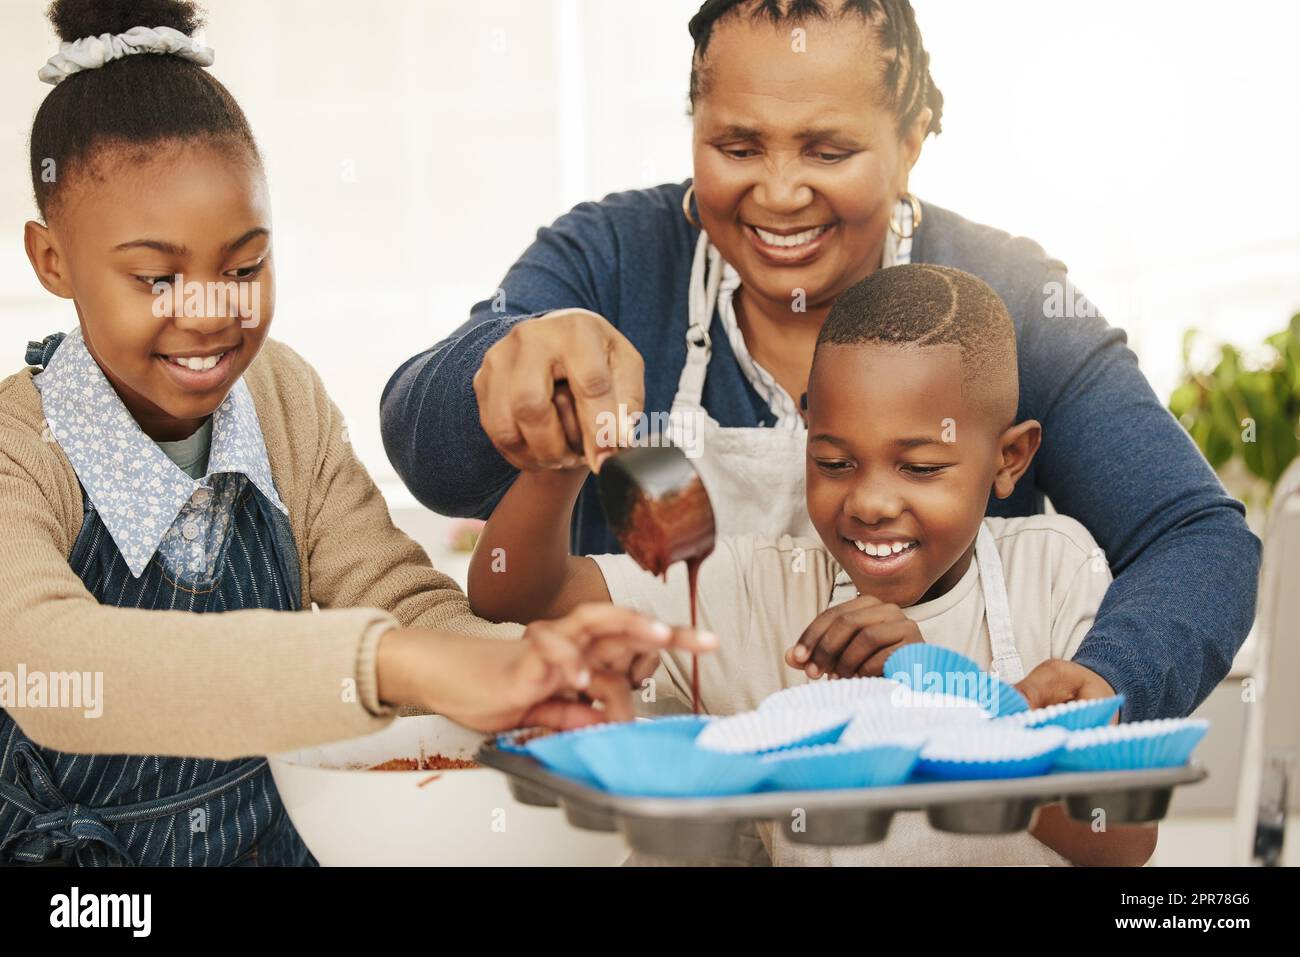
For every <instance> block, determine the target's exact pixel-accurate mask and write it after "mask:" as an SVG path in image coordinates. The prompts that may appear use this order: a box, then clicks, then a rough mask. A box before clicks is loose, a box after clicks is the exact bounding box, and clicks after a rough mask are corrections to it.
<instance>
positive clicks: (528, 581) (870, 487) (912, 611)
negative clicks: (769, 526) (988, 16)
mask: <svg viewBox="0 0 1300 957" xmlns="http://www.w3.org/2000/svg"><path fill="white" fill-rule="evenodd" d="M1018 394H1019V384H1018V378H1017V366H1016V339H1015V330H1014V328H1013V326H1012V322H1011V318H1010V316H1009V315H1008V313H1007V310H1006V307H1005V306H1004V305H1003V303H1002V301H1001V300H1000V299H999V298H998V296H997V294H996V293H994V292H993V290H992V289H990V288H989V287H988V286H987V285H986V284H985V283H984V282H982V281H981V280H979V279H977V278H976V277H974V276H971V275H969V274H966V273H963V272H960V271H958V270H954V269H950V268H946V267H940V266H930V265H907V266H899V267H895V268H892V269H885V270H881V271H879V272H876V273H874V274H872V275H871V276H869V277H868V278H867V279H865V280H863V281H862V282H861V283H859V284H858V285H856V286H854V287H853V288H851V289H850V290H848V291H847V292H846V293H845V294H844V295H843V296H842V297H841V298H840V299H839V300H838V301H837V302H836V304H835V306H834V308H833V309H832V310H831V312H830V315H829V316H828V318H827V320H826V323H825V325H824V326H823V328H822V330H821V333H820V336H819V338H818V344H817V350H816V354H815V357H814V359H813V367H812V370H811V373H810V379H809V385H808V393H807V396H806V415H805V420H806V424H807V428H808V449H807V500H808V511H809V515H810V517H811V519H812V523H813V526H814V527H815V528H816V529H817V532H818V535H819V536H820V541H818V540H816V539H799V538H791V537H789V536H784V537H782V538H779V539H765V538H759V537H753V536H742V537H735V538H725V539H722V540H720V541H719V542H718V543H717V546H716V548H715V550H714V553H713V554H712V556H710V557H709V558H708V559H707V560H705V561H704V563H703V564H702V566H701V569H700V579H699V620H700V622H701V623H702V627H707V628H709V629H710V630H711V631H713V632H715V633H716V634H718V635H719V636H720V639H721V642H720V649H719V652H718V653H717V654H716V655H715V656H713V657H712V658H711V659H708V660H701V662H700V701H701V707H702V709H703V710H705V711H707V712H709V713H712V714H727V713H733V712H737V711H743V710H747V709H751V708H754V707H755V706H757V704H758V703H759V702H760V701H761V700H762V699H763V698H764V697H766V696H767V695H769V694H771V693H772V692H774V691H778V690H780V689H782V688H785V687H789V686H791V685H795V684H800V683H803V682H805V681H807V680H809V679H810V678H812V679H815V678H818V677H821V676H822V675H826V674H831V675H836V676H841V677H847V676H853V675H878V674H880V673H881V670H882V667H883V664H884V661H885V659H886V658H888V656H889V655H890V654H891V653H892V652H893V651H894V650H896V649H897V648H899V647H901V646H902V645H904V644H906V643H909V642H918V641H926V642H930V643H933V644H939V645H943V646H946V647H949V648H952V649H954V650H956V651H959V652H961V653H962V654H964V655H967V656H968V657H970V658H973V659H974V660H975V661H976V662H978V663H979V664H980V665H981V666H982V667H984V668H985V669H995V670H997V671H998V673H999V674H1000V675H1001V676H1002V677H1003V678H1004V679H1006V680H1009V681H1012V682H1017V681H1020V680H1021V679H1022V678H1023V677H1024V676H1025V675H1026V674H1027V673H1028V672H1029V671H1030V670H1032V669H1034V668H1035V667H1036V666H1038V665H1040V664H1041V663H1043V662H1048V661H1051V660H1053V659H1068V658H1069V657H1070V656H1071V655H1073V654H1074V652H1075V651H1076V649H1077V648H1078V646H1079V644H1080V643H1081V642H1082V640H1083V637H1084V635H1085V634H1086V633H1087V631H1088V629H1089V627H1090V626H1091V624H1092V621H1093V617H1094V615H1095V612H1096V610H1097V608H1098V606H1099V605H1100V604H1101V600H1102V597H1103V595H1104V594H1105V592H1106V589H1107V586H1108V585H1109V583H1110V572H1109V569H1108V567H1107V565H1106V561H1105V558H1104V556H1103V554H1102V552H1101V549H1100V548H1099V547H1098V546H1097V544H1096V542H1094V541H1093V539H1092V537H1091V536H1090V535H1089V534H1088V532H1087V531H1086V530H1085V529H1084V528H1083V526H1082V525H1080V524H1079V523H1078V522H1076V521H1074V520H1073V519H1070V518H1066V517H1064V516H1059V515H1050V516H1048V515H1037V516H1032V517H1028V518H1015V519H997V518H985V517H984V511H985V506H986V505H987V502H988V499H989V495H990V493H992V494H993V495H996V496H998V497H999V498H1006V497H1007V496H1009V495H1010V494H1011V493H1012V491H1013V489H1014V488H1015V485H1016V482H1017V481H1018V480H1019V479H1020V477H1021V476H1022V475H1024V473H1025V471H1026V469H1027V468H1028V467H1029V464H1030V462H1031V460H1032V459H1033V456H1034V453H1035V452H1036V451H1037V449H1038V446H1039V442H1040V440H1041V432H1042V429H1041V426H1040V425H1039V423H1038V422H1036V421H1033V420H1027V421H1023V422H1017V421H1016V408H1017V402H1018ZM583 477H584V473H583V472H582V471H571V472H567V473H564V472H559V473H556V472H551V473H526V474H523V475H521V476H520V477H519V479H518V480H517V481H516V483H515V485H514V487H513V488H512V489H511V490H510V492H509V493H508V494H507V495H506V496H505V497H504V499H503V500H502V502H501V504H500V505H499V506H498V507H497V509H496V511H495V512H494V513H493V516H492V519H491V521H490V522H489V523H488V527H487V529H486V530H485V533H484V535H483V537H482V539H481V541H480V543H479V548H478V552H477V553H476V555H475V559H474V564H473V566H472V567H471V571H470V587H469V594H470V602H471V606H472V607H473V608H474V609H475V610H476V612H477V613H479V614H482V615H484V616H485V617H488V618H514V619H516V620H520V621H527V620H529V619H531V618H532V617H535V616H548V615H554V614H559V613H563V612H564V611H565V610H567V609H569V608H571V607H573V606H574V605H575V604H576V603H578V602H584V601H613V602H616V603H618V604H623V605H627V606H629V607H632V608H636V609H641V610H647V611H652V612H653V613H655V614H657V615H660V616H662V617H663V618H664V619H665V620H674V619H675V620H678V621H686V620H689V608H688V602H689V596H688V593H687V583H686V576H685V573H684V571H683V569H682V568H681V567H680V566H677V567H674V568H672V569H670V571H669V573H668V576H667V579H666V581H661V580H660V579H658V578H656V577H654V576H652V575H650V574H648V573H646V572H644V571H642V570H641V569H640V568H638V567H637V566H636V565H635V564H634V563H633V562H632V561H631V559H630V558H628V557H627V556H624V555H601V556H595V557H591V558H574V557H566V551H567V549H566V543H567V533H568V524H569V510H570V509H571V507H572V503H573V501H574V498H575V497H576V495H577V493H578V490H579V487H580V485H581V482H582V479H583ZM496 549H505V553H504V554H505V555H506V556H507V562H506V570H504V571H501V572H495V573H494V571H493V562H492V558H493V556H494V555H500V554H502V553H500V552H497V551H496ZM497 566H498V567H500V563H497ZM1003 583H1005V584H1003ZM796 636H797V638H798V640H797V641H795V642H794V644H793V646H791V641H792V639H794V638H795V637H796ZM690 668H691V662H690V660H689V656H685V655H673V654H665V655H664V656H663V661H662V666H661V668H660V669H659V672H658V673H657V681H656V684H655V685H654V688H655V691H656V692H659V693H666V694H670V695H672V696H673V697H675V698H677V699H679V700H680V701H681V702H689V701H690V688H691V681H690ZM773 831H775V833H773ZM760 832H762V834H763V837H764V841H765V843H767V844H768V846H769V850H770V852H771V854H772V858H773V861H774V863H777V864H786V863H834V864H842V863H843V864H848V863H851V864H895V865H898V864H998V863H1020V864H1029V863H1041V864H1062V863H1070V862H1073V863H1108V864H1121V863H1128V864H1140V863H1142V862H1143V861H1145V860H1146V858H1147V857H1148V856H1149V855H1150V853H1151V850H1152V849H1153V848H1154V844H1155V829H1154V828H1110V829H1109V830H1108V831H1107V832H1104V833H1094V832H1092V830H1091V829H1090V828H1089V826H1088V825H1087V824H1082V823H1078V822H1072V821H1069V820H1068V819H1067V818H1066V817H1065V816H1064V813H1063V810H1062V809H1061V808H1060V807H1059V806H1052V807H1050V808H1045V809H1044V810H1043V811H1042V812H1040V813H1039V815H1038V817H1037V819H1036V821H1035V824H1034V826H1033V828H1032V829H1031V831H1030V833H1021V834H1015V835H1009V836H1006V837H996V838H992V837H983V836H979V837H975V836H959V835H949V834H943V833H940V832H936V831H933V830H931V829H929V827H928V826H927V824H926V823H925V819H924V815H923V814H922V813H921V812H905V813H900V814H898V815H896V816H895V818H894V821H893V824H892V826H891V829H890V832H889V835H888V836H887V838H886V839H885V840H884V841H882V842H880V843H878V844H875V845H868V846H865V847H849V848H834V849H830V848H812V847H803V846H800V845H795V844H792V843H790V842H789V840H788V839H787V838H786V837H785V836H784V834H783V833H782V832H781V831H780V830H779V829H774V828H773V827H772V826H771V825H764V826H762V827H760Z"/></svg>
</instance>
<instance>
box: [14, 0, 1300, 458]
mask: <svg viewBox="0 0 1300 957" xmlns="http://www.w3.org/2000/svg"><path fill="white" fill-rule="evenodd" d="M44 6H45V3H44V0H0V116H3V118H4V121H3V122H0V236H8V237H10V239H9V242H8V245H7V246H3V245H0V349H3V350H5V351H4V352H3V353H0V368H16V367H17V365H18V363H19V362H20V361H21V348H22V345H23V343H24V342H25V341H26V340H27V339H28V338H33V337H36V336H38V335H39V334H42V333H44V332H46V331H49V330H52V329H56V328H66V327H68V326H70V325H71V324H72V322H73V321H74V320H73V316H72V313H71V310H70V308H69V307H68V306H67V304H65V303H62V302H59V301H57V300H54V299H52V298H51V297H49V296H48V295H47V294H45V293H44V292H43V291H42V290H41V289H40V288H39V286H38V285H37V284H36V281H35V279H34V278H33V277H32V276H31V271H30V269H29V267H28V265H27V262H26V259H25V257H24V255H23V252H22V246H21V239H20V236H21V227H22V223H23V221H24V220H25V219H27V218H29V217H30V216H31V215H32V205H31V200H30V187H29V185H28V177H27V167H26V164H27V156H26V141H27V132H28V128H29V125H30V119H31V116H32V114H33V112H34V110H35V108H36V106H37V105H38V104H39V102H40V99H41V98H42V97H43V95H44V93H45V91H46V89H47V88H46V87H45V86H44V85H43V84H41V83H39V82H38V81H37V80H36V75H35V74H36V70H37V68H38V67H39V66H40V65H41V64H42V63H43V62H44V59H45V58H46V57H47V56H48V55H49V54H50V53H51V52H52V51H53V48H54V43H53V39H52V36H51V34H50V33H49V31H48V29H47V26H46V24H45V22H44V20H43V17H42V14H41V11H42V9H43V8H44ZM208 6H209V7H210V9H211V11H212V22H211V24H210V26H209V28H208V31H207V37H208V40H209V42H210V43H211V44H212V45H213V46H214V47H215V48H216V50H217V63H216V65H215V67H214V72H215V73H216V74H217V76H219V77H220V78H221V80H222V81H223V82H225V83H226V84H227V85H228V86H230V88H231V89H232V90H233V91H234V93H235V95H236V96H237V97H238V98H239V99H240V101H241V103H242V104H243V105H244V107H245V109H246V111H247V112H248V114H249V116H250V119H251V120H252V123H253V126H254V130H255V132H256V133H257V135H258V137H259V139H260V141H261V143H262V146H263V149H264V151H265V153H266V156H267V160H268V165H269V169H270V175H271V180H272V191H273V197H274V203H275V230H276V244H275V248H276V258H277V261H278V269H279V274H278V282H279V290H278V302H277V307H278V313H277V317H276V326H275V334H276V335H277V336H279V337H281V338H283V339H286V340H287V341H289V342H290V343H291V344H293V345H294V346H295V347H296V348H297V349H299V351H301V352H303V353H304V354H305V355H306V356H307V357H308V358H309V359H310V360H311V361H312V362H314V363H315V364H316V365H317V367H318V368H319V369H320V371H321V373H322V375H323V376H324V378H325V381H326V383H327V384H328V385H329V386H330V388H331V391H332V392H333V393H334V395H335V398H336V399H337V400H338V401H339V403H340V405H341V406H342V407H343V409H344V411H345V413H346V414H347V416H348V418H349V421H350V426H351V435H352V436H353V439H354V441H355V442H356V443H357V446H358V450H359V452H360V454H361V455H362V457H363V458H364V460H365V461H366V462H367V464H368V465H369V466H370V467H371V469H372V471H373V472H374V473H375V474H376V477H378V478H380V479H385V478H391V476H392V470H391V468H390V466H389V465H388V462H387V460H386V459H385V457H384V454H383V449H382V446H381V443H380V440H379V434H378V399H379V392H380V390H381V389H382V387H383V384H384V382H385V381H386V380H387V377H388V375H389V373H390V372H391V371H392V369H393V368H394V367H395V366H396V365H397V364H398V363H399V362H400V361H402V360H403V359H405V358H406V357H408V356H409V355H411V354H412V353H414V352H415V351H417V350H418V349H420V348H422V347H424V346H426V345H428V344H430V343H432V342H434V341H436V340H437V339H439V338H441V337H442V336H443V335H444V334H445V333H446V332H448V331H449V330H450V329H452V328H454V327H455V326H456V325H458V324H459V323H460V322H461V321H462V319H463V317H464V316H465V315H466V313H467V311H468V307H469V305H470V304H472V303H473V302H475V301H476V300H478V299H480V298H484V297H485V296H487V295H489V294H490V292H491V290H492V289H493V288H495V286H496V284H497V282H498V281H499V279H500V277H501V276H502V275H503V274H504V272H505V270H506V268H507V267H508V266H509V264H510V263H511V262H512V261H513V260H514V258H515V257H516V256H517V255H518V254H519V253H520V252H521V251H522V250H523V248H524V247H525V246H526V245H527V244H528V242H529V241H530V239H531V237H532V235H533V233H534V232H535V230H536V229H537V227H538V226H540V225H543V224H545V223H547V222H549V221H550V220H551V219H553V218H554V217H555V216H556V215H558V214H559V213H561V212H562V211H564V210H565V209H567V208H568V207H569V206H570V205H572V204H573V203H574V202H577V201H578V200H581V199H584V198H589V197H599V196H602V195H604V194H605V193H607V192H610V191H614V190H618V189H628V188H632V187H639V186H647V185H652V184H655V183H660V182H666V181H676V180H680V179H683V178H685V177H686V176H688V175H689V174H690V129H689V123H688V121H687V119H686V116H685V108H686V88H687V74H688V68H689V57H690V49H691V44H690V38H689V36H688V35H687V32H686V21H687V20H688V18H689V16H690V15H691V13H693V12H694V10H695V9H696V8H697V6H698V3H697V2H696V0H655V2H654V3H644V2H640V0H477V2H475V3H464V2H459V0H457V2H451V0H428V2H419V0H370V2H369V3H367V4H366V5H365V6H364V7H358V6H357V5H356V4H354V3H343V2H341V0H276V2H275V3H274V4H269V3H263V2H255V0H220V2H210V3H209V4H208ZM915 6H916V9H917V16H918V20H919V22H920V25H921V28H922V30H923V32H924V34H925V37H926V43H927V46H928V47H929V49H930V51H931V54H932V57H933V71H934V75H935V77H936V80H937V81H938V83H939V85H940V86H941V88H942V89H943V91H944V94H945V96H946V98H947V108H946V111H945V117H944V125H945V132H944V133H943V135H942V136H940V137H939V138H938V139H937V140H933V141H931V142H930V143H929V144H928V145H927V146H926V150H925V154H924V155H923V157H922V159H921V162H920V164H919V165H918V167H917V170H916V173H915V175H914V178H913V188H914V190H915V191H916V192H917V193H918V195H920V196H921V197H923V198H924V199H928V200H930V201H933V202H936V203H939V204H940V205H944V206H947V207H949V208H952V209H955V210H957V211H958V212H961V213H962V214H964V215H966V216H968V217H969V218H973V219H976V220H979V221H983V222H987V223H991V224H994V225H997V226H1000V227H1003V228H1005V229H1008V230H1011V231H1013V232H1019V233H1024V234H1026V235H1030V236H1033V237H1034V238H1036V239H1037V240H1039V241H1040V242H1041V243H1042V244H1043V245H1044V246H1045V247H1046V248H1047V249H1048V250H1049V251H1050V252H1052V253H1053V254H1055V255H1057V256H1060V257H1061V258H1063V259H1065V260H1066V262H1067V263H1069V265H1070V267H1071V270H1072V272H1073V273H1074V274H1075V276H1076V280H1077V281H1078V282H1079V284H1080V285H1081V286H1082V287H1083V288H1084V289H1085V290H1086V291H1088V292H1089V293H1090V295H1091V296H1092V298H1093V299H1094V300H1095V301H1096V302H1097V303H1098V304H1099V305H1100V306H1101V307H1102V309H1103V310H1104V311H1106V313H1107V314H1108V316H1109V317H1110V318H1111V319H1112V321H1114V322H1116V323H1118V324H1121V325H1124V326H1125V327H1127V328H1128V329H1129V331H1130V334H1131V337H1132V339H1133V341H1134V344H1135V346H1136V347H1137V349H1138V351H1139V354H1140V356H1141V359H1142V363H1143V367H1144V368H1145V369H1146V371H1147V374H1148V376H1150V377H1151V379H1152V381H1153V383H1154V384H1155V386H1156V388H1157V391H1158V392H1159V393H1160V394H1161V395H1162V396H1164V395H1167V393H1168V392H1169V390H1170V389H1171V387H1172V385H1173V383H1174V381H1175V377H1176V375H1177V367H1178V355H1179V343H1180V340H1181V335H1182V331H1183V329H1184V328H1186V327H1188V326H1190V325H1195V326H1200V327H1203V328H1206V329H1209V330H1211V331H1213V332H1214V333H1216V334H1219V335H1222V336H1224V337H1226V338H1231V339H1235V340H1239V341H1242V342H1253V341H1257V340H1258V339H1259V338H1260V337H1262V336H1263V335H1264V334H1265V333H1266V332H1269V331H1272V330H1274V329H1277V328H1281V327H1282V326H1283V324H1284V323H1285V321H1286V319H1287V318H1288V317H1289V316H1290V314H1291V312H1293V311H1295V310H1296V309H1300V177H1297V176H1296V175H1295V172H1294V171H1295V168H1296V163H1297V154H1298V153H1300V133H1297V125H1296V122H1295V120H1294V116H1295V113H1296V111H1295V107H1294V106H1293V105H1292V103H1290V102H1289V100H1291V99H1293V98H1294V97H1295V95H1296V94H1297V93H1298V92H1300V29H1297V28H1298V27H1300V16H1298V15H1297V14H1296V13H1295V12H1293V8H1291V7H1289V6H1287V5H1282V4H1276V3H1272V2H1268V0H1248V2H1241V3H1236V4H1232V5H1223V4H1211V3H1209V2H1204V0H1184V2H1175V0H1145V2H1142V3H1132V2H1120V0H1087V2H1082V0H1053V2H1052V3H1035V2H1030V0H996V2H995V0H988V2H985V3H980V4H972V3H969V2H963V0H915ZM361 10H363V11H364V18H361V17H360V16H359V15H358V11H361Z"/></svg>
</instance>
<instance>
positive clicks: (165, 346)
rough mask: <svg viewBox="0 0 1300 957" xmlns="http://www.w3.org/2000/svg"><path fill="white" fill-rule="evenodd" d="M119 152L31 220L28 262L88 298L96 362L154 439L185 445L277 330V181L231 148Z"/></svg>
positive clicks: (84, 310) (63, 289) (86, 326)
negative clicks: (44, 217)
mask: <svg viewBox="0 0 1300 957" xmlns="http://www.w3.org/2000/svg"><path fill="white" fill-rule="evenodd" d="M107 149H108V152H105V151H101V153H100V154H99V155H98V156H97V157H96V164H95V168H94V169H93V170H86V171H85V173H84V174H83V173H82V171H81V170H78V171H77V172H76V173H74V179H72V180H71V181H69V182H67V183H66V184H65V186H64V189H65V193H64V195H63V196H61V197H60V202H59V206H58V208H57V209H56V210H55V212H54V214H53V215H52V216H51V218H50V223H49V225H48V227H46V226H42V225H40V224H39V223H34V222H32V223H28V224H27V233H26V240H27V252H28V256H29V258H30V259H31V261H32V265H33V267H34V268H35V269H36V272H37V276H38V277H39V278H40V280H41V282H42V284H44V286H45V287H46V288H47V289H49V290H50V291H51V292H53V293H54V294H55V295H58V296H62V297H64V298H70V299H73V300H74V301H75V303H76V308H77V317H78V319H79V320H80V324H81V331H82V335H83V337H84V338H85V341H86V346H87V348H88V349H89V350H90V354H91V355H92V356H94V358H95V361H96V362H98V363H99V366H100V368H101V369H103V371H104V375H105V376H106V377H107V378H108V380H109V382H111V383H112V384H113V387H114V388H115V389H116V390H117V393H118V395H119V396H121V398H122V401H123V402H124V403H125V404H126V407H127V408H128V409H129V410H130V411H131V414H132V415H133V416H134V417H135V419H136V421H137V422H138V423H139V424H140V427H141V428H142V429H143V430H144V432H145V433H146V434H147V435H149V436H150V437H151V438H153V439H155V440H157V441H170V440H175V439H180V438H185V437H186V436H189V435H191V434H193V433H194V431H195V430H196V429H198V428H199V426H201V425H202V424H203V421H204V420H205V419H206V418H207V417H208V416H209V415H211V414H212V412H213V411H214V410H215V409H216V408H217V406H219V405H220V404H221V402H222V400H223V399H225V397H226V394H227V393H228V392H229V391H230V389H231V387H232V386H233V385H234V384H235V382H236V381H237V380H238V379H239V377H240V376H241V375H242V374H243V372H244V370H245V369H247V368H248V365H249V363H250V362H252V361H253V357H254V356H256V355H257V352H258V350H259V349H260V348H261V347H262V343H263V341H264V340H265V339H266V334H267V330H268V328H269V326H270V324H271V318H272V315H273V313H274V307H275V285H274V270H273V269H272V264H271V208H270V202H269V197H268V195H267V188H266V180H265V177H264V175H263V173H262V171H261V169H260V167H259V166H257V165H256V164H254V163H251V162H249V161H248V160H246V159H244V158H242V157H240V155H239V153H238V152H237V151H236V150H235V149H234V148H232V147H227V146H225V145H222V144H184V145H182V144H158V145H156V146H154V147H150V148H149V153H148V154H147V155H146V154H144V153H143V152H127V151H125V150H114V149H113V148H112V147H109V148H107ZM142 156H143V157H144V158H143V159H141V157H142ZM92 174H93V175H92ZM178 277H179V278H178ZM164 283H165V284H166V285H163V284H164ZM196 367H197V368H196Z"/></svg>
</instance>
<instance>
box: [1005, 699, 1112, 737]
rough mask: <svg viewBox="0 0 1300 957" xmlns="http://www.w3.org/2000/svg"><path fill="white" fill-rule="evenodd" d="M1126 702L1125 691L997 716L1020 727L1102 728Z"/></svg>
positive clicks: (1079, 729) (1072, 729)
mask: <svg viewBox="0 0 1300 957" xmlns="http://www.w3.org/2000/svg"><path fill="white" fill-rule="evenodd" d="M1123 706H1124V696H1123V695H1122V694H1121V695H1115V696H1113V697H1110V698H1092V699H1088V700H1086V701H1066V702H1063V703H1062V704H1054V705H1049V706H1048V707H1046V708H1034V709H1032V710H1030V711H1021V712H1020V713H1018V714H1012V715H1008V716H1007V717H1005V718H998V719H996V720H997V721H998V723H1000V724H1001V723H1006V724H1008V725H1014V726H1016V727H1018V728H1044V727H1049V726H1054V727H1058V728H1065V730H1067V731H1086V730H1087V729H1088V728H1101V727H1104V726H1105V725H1107V724H1108V723H1109V722H1110V719H1111V718H1113V717H1114V716H1115V712H1117V711H1118V710H1119V709H1120V708H1122V707H1123Z"/></svg>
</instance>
